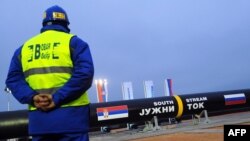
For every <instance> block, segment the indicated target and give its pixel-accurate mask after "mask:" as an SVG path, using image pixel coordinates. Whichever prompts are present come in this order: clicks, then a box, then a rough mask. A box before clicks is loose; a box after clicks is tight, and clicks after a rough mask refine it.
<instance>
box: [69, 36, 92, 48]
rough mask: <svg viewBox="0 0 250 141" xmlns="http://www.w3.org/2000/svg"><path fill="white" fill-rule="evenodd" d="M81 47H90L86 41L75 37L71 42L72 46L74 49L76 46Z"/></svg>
mask: <svg viewBox="0 0 250 141" xmlns="http://www.w3.org/2000/svg"><path fill="white" fill-rule="evenodd" d="M79 45H80V46H86V47H88V43H87V42H86V41H85V40H83V39H82V38H80V37H78V36H77V35H74V36H73V37H72V38H71V40H70V46H71V47H74V46H79Z"/></svg>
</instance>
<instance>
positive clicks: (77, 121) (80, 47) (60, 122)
mask: <svg viewBox="0 0 250 141" xmlns="http://www.w3.org/2000/svg"><path fill="white" fill-rule="evenodd" d="M47 30H57V31H62V32H68V30H67V29H66V28H64V27H63V26H59V25H49V26H45V27H43V28H42V29H41V32H44V31H47ZM70 47H71V59H72V62H73V65H74V67H73V71H72V72H73V73H72V76H71V78H70V79H69V81H68V82H67V83H66V84H65V85H64V86H63V87H61V88H60V89H59V90H58V91H57V92H56V93H54V94H53V100H54V102H55V104H56V106H57V108H56V109H54V110H52V111H49V112H43V111H40V110H35V111H30V112H29V133H30V135H40V134H50V133H79V132H82V133H83V132H87V131H88V128H89V106H88V105H87V106H80V107H67V108H66V107H65V108H58V107H59V106H60V105H61V104H63V103H65V102H68V101H71V100H74V99H76V98H78V97H79V96H80V95H81V94H82V93H83V92H85V91H87V90H88V89H89V88H90V87H91V84H92V80H93V75H94V67H93V61H92V57H91V53H90V49H89V47H88V44H87V43H86V42H84V41H83V40H81V39H80V38H78V37H77V36H74V37H72V39H71V41H70ZM21 49H22V46H21V47H20V48H18V49H17V50H16V51H15V53H14V55H13V57H12V60H11V64H10V67H9V72H8V76H7V79H6V86H7V87H8V88H9V89H10V90H11V92H12V94H13V96H14V97H15V98H16V99H17V100H18V101H19V102H20V103H22V104H33V100H32V97H33V96H34V95H36V94H37V92H36V91H34V90H33V89H32V88H31V87H30V86H29V85H28V83H27V82H26V81H25V77H24V74H23V71H22V65H21V60H20V57H21Z"/></svg>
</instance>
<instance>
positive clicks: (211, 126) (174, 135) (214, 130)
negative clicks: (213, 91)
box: [90, 112, 250, 141]
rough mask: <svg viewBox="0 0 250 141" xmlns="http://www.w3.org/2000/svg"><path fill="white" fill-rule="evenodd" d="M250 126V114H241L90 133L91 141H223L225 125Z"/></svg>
mask: <svg viewBox="0 0 250 141" xmlns="http://www.w3.org/2000/svg"><path fill="white" fill-rule="evenodd" d="M232 124H248V125H250V112H240V113H233V114H225V115H220V116H213V117H209V122H207V121H206V120H205V119H204V118H201V120H200V121H199V122H198V121H197V120H183V121H182V122H181V123H178V124H171V125H169V124H167V125H162V126H160V129H157V130H148V131H145V130H144V131H143V129H144V127H139V128H138V129H133V130H127V129H126V128H122V129H114V130H111V132H110V133H103V132H100V131H98V132H93V133H90V141H163V140H164V141H165V140H166V141H168V140H169V141H173V140H174V141H183V140H191V141H223V140H224V135H223V130H224V125H232Z"/></svg>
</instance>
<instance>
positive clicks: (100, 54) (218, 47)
mask: <svg viewBox="0 0 250 141" xmlns="http://www.w3.org/2000/svg"><path fill="white" fill-rule="evenodd" d="M55 4H57V5H59V6H61V7H63V8H64V9H65V10H66V11H67V13H68V16H69V20H70V22H71V24H70V28H71V31H72V32H71V33H73V34H76V35H78V36H79V37H81V38H82V39H83V40H85V41H86V42H88V44H89V45H90V48H91V52H92V56H93V60H94V65H95V78H96V79H97V78H107V79H108V83H109V84H108V89H109V94H110V96H109V99H110V100H112V101H113V100H121V99H122V91H121V83H122V82H123V81H132V82H133V87H134V94H135V96H134V97H135V98H142V97H143V96H144V94H143V84H142V82H143V81H144V80H153V81H154V85H155V94H156V96H163V93H164V91H163V90H164V88H163V81H164V79H165V78H171V79H172V80H173V89H174V93H175V94H188V93H197V92H211V91H223V90H234V89H243V88H250V77H249V76H250V61H249V60H250V55H249V54H250V16H249V15H250V8H249V7H250V1H249V0H102V1H101V0H74V1H70V0H37V1H34V0H25V1H20V0H1V1H0V5H1V8H0V13H1V14H0V16H1V22H0V28H1V38H0V43H1V49H2V51H1V52H0V56H1V58H2V59H1V61H0V66H1V70H0V71H1V73H0V89H2V91H1V94H0V111H5V110H7V100H8V97H7V95H6V94H5V93H4V91H3V89H4V87H5V84H4V82H5V79H6V75H7V71H8V67H9V63H10V59H11V57H12V55H13V52H14V51H15V49H16V48H18V47H19V46H20V45H22V44H23V43H24V42H25V41H26V40H27V39H29V38H30V37H32V36H34V35H36V34H37V33H39V31H40V28H41V21H42V15H43V12H44V10H45V9H47V8H48V7H50V6H52V5H55ZM89 95H90V99H91V101H92V102H93V103H94V102H96V92H95V85H94V84H93V87H92V88H91V89H90V90H89ZM10 101H11V109H12V110H18V109H25V108H26V106H25V105H21V104H19V103H18V102H17V101H16V100H15V99H14V98H13V97H12V96H11V97H10Z"/></svg>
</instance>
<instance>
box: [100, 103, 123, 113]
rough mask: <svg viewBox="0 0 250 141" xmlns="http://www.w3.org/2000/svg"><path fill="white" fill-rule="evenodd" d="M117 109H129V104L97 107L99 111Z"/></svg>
mask: <svg viewBox="0 0 250 141" xmlns="http://www.w3.org/2000/svg"><path fill="white" fill-rule="evenodd" d="M115 110H128V106H127V105H121V106H112V107H102V108H97V112H104V111H109V112H110V111H115Z"/></svg>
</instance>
